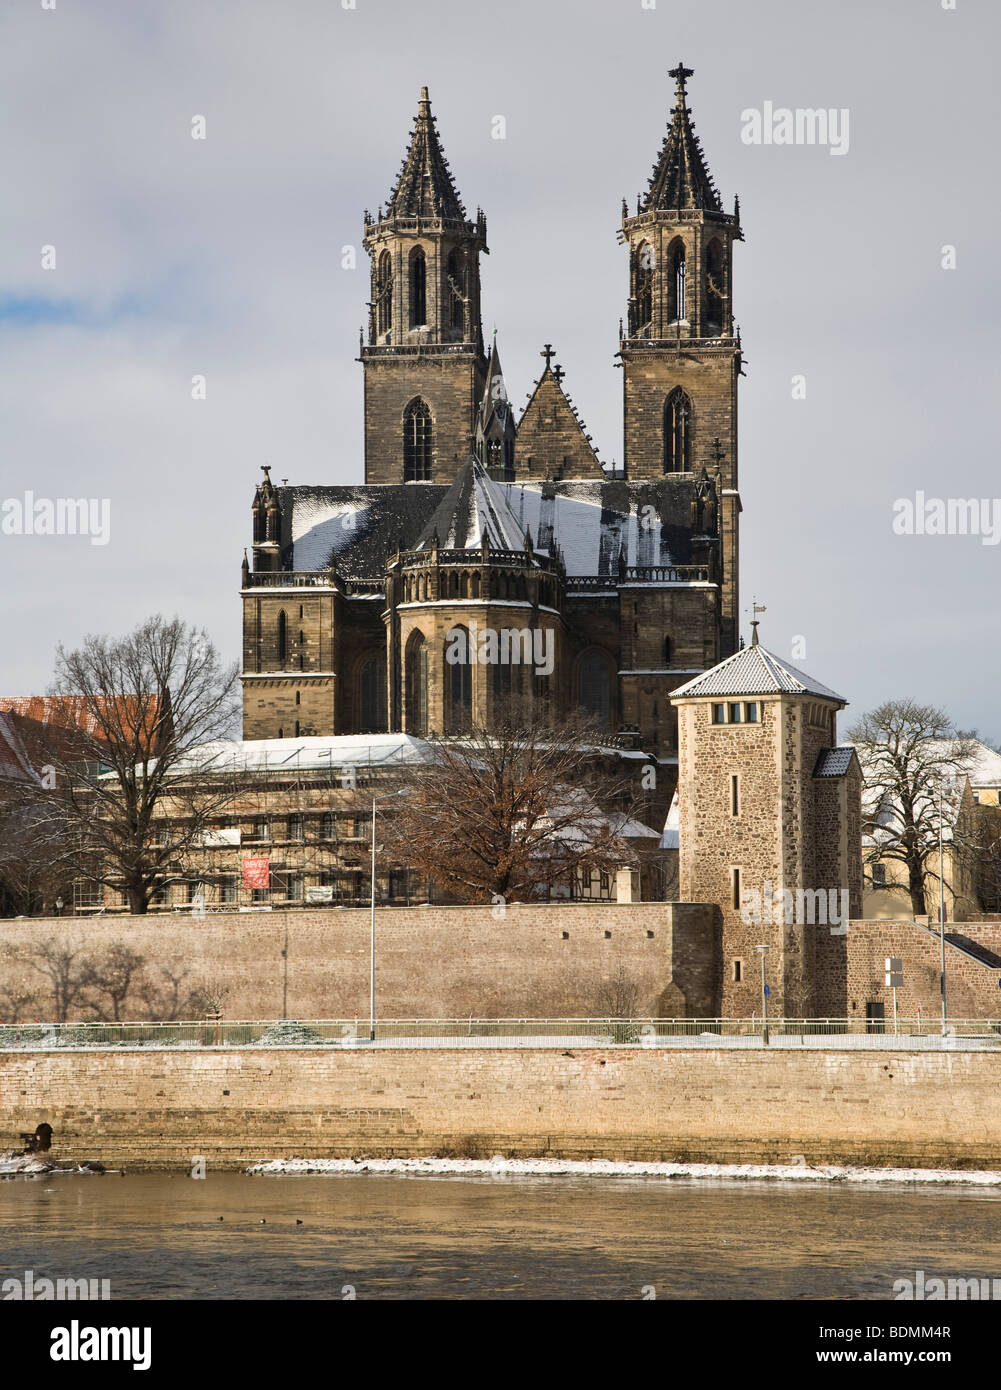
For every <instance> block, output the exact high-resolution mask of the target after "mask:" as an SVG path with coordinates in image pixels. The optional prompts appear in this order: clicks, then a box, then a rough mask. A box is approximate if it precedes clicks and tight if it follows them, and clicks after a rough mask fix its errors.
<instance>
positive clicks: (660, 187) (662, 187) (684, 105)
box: [640, 63, 723, 212]
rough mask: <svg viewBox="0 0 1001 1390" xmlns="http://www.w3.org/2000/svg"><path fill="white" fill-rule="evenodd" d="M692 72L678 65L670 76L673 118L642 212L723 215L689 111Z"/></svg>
mask: <svg viewBox="0 0 1001 1390" xmlns="http://www.w3.org/2000/svg"><path fill="white" fill-rule="evenodd" d="M692 72H693V69H692V68H686V67H685V65H684V63H679V64H678V66H677V67H676V68H672V69H671V71H670V73H669V74H668V75H669V76H670V77H673V78H674V80H675V97H674V114H673V116H672V117H671V124H670V125H669V126H668V128H667V135H666V136H665V137H664V143H663V145H662V146H661V150H660V154H659V156H658V158H657V163H656V165H655V166H654V171H653V174H652V176H651V178H650V185H649V187H648V189H647V192H646V196H645V197H644V198H641V201H640V210H641V211H642V212H652V211H654V209H657V208H660V209H664V210H667V209H671V210H675V209H681V208H706V209H709V210H711V211H713V212H722V211H723V204H722V203H721V202H720V196H719V194H718V193H717V191H716V185H715V184H714V183H713V179H712V175H711V174H710V172H709V169H708V167H707V165H706V160H705V155H704V154H703V153H702V144H701V142H700V140H699V137H698V136H697V135H696V134H695V127H694V125H693V123H692V119H691V112H690V111H689V109H688V93H687V88H686V83H687V81H688V79H689V78H690V77H691V76H692Z"/></svg>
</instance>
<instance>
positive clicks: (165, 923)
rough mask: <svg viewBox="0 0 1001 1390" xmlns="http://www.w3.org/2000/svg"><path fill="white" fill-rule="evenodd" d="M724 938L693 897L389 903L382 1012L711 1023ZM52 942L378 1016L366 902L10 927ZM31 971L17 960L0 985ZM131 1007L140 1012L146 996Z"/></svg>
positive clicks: (253, 1003) (253, 991) (239, 1003)
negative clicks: (121, 952) (125, 952)
mask: <svg viewBox="0 0 1001 1390" xmlns="http://www.w3.org/2000/svg"><path fill="white" fill-rule="evenodd" d="M718 935H719V934H718V927H717V914H716V911H715V909H714V908H712V907H711V906H707V905H705V904H699V903H630V904H623V905H621V906H620V905H618V904H615V903H593V904H588V903H574V904H573V905H572V906H571V905H569V904H551V905H547V904H545V903H541V904H532V905H516V906H512V907H509V908H508V909H507V910H506V912H505V914H504V915H503V917H498V916H497V915H495V910H494V909H492V908H490V907H427V906H425V907H411V908H394V907H380V908H379V911H378V912H377V914H376V1002H377V1011H378V1016H379V1017H380V1018H468V1017H470V1016H472V1017H476V1018H527V1017H532V1018H540V1017H541V1018H546V1017H556V1018H561V1017H562V1018H579V1017H598V1016H601V1015H606V1014H607V1013H608V1012H609V1011H611V1012H613V1013H618V1012H620V1011H621V1010H622V1009H624V1008H627V1007H628V1009H629V1011H630V1012H632V1011H634V1012H636V1013H637V1014H645V1015H646V1016H648V1017H649V1016H659V1015H667V1016H670V1017H675V1016H679V1017H686V1016H691V1017H706V1016H708V1015H711V1014H712V1013H713V1012H714V1011H715V975H716V962H717V959H718V954H719V941H718ZM50 939H54V940H57V941H59V943H60V944H63V945H65V946H66V947H67V948H68V949H69V950H71V951H73V952H82V953H84V954H86V953H91V954H93V955H98V956H99V955H101V954H102V953H103V952H104V951H105V950H107V949H108V948H109V947H110V946H112V945H113V944H114V943H116V942H121V941H123V940H127V942H128V945H129V947H130V948H131V949H132V950H133V951H136V952H138V953H139V954H140V955H142V956H144V957H145V959H146V962H147V971H148V973H149V974H150V975H151V976H154V977H155V976H156V972H157V969H158V967H160V966H162V965H170V966H172V967H173V966H183V968H184V969H185V970H186V972H187V974H186V976H185V980H184V985H183V991H182V992H183V993H187V992H188V991H189V990H192V989H195V988H197V987H198V986H199V985H200V984H202V983H203V982H204V981H206V980H214V981H216V982H217V983H223V984H225V985H226V986H228V995H227V998H226V1006H225V1012H226V1017H227V1018H230V1019H239V1018H244V1019H255V1018H263V1019H269V1018H278V1017H279V1016H280V1015H281V1013H282V1005H283V1001H284V1003H285V1006H286V1011H287V1013H288V1015H289V1016H290V1017H294V1018H341V1019H351V1018H353V1017H356V1016H357V1017H361V1018H363V1019H364V1018H367V1017H368V1010H369V948H370V917H369V913H368V911H367V910H366V909H362V910H357V909H356V910H350V909H345V910H339V909H336V908H314V909H312V910H310V909H309V908H304V909H302V910H300V911H295V912H277V911H276V912H267V913H263V912H261V913H235V912H233V913H217V914H211V915H208V916H204V917H192V916H190V914H188V915H185V916H179V915H177V914H174V915H173V916H171V917H170V918H167V919H165V918H160V917H157V918H150V917H146V918H141V917H129V918H117V919H116V918H107V917H100V918H95V919H94V920H93V921H88V922H81V921H78V920H77V921H66V920H59V919H52V920H45V919H34V920H32V921H20V922H11V923H9V924H8V925H7V926H5V927H4V940H5V942H6V943H7V945H8V947H11V948H12V947H15V946H16V947H24V948H29V947H31V946H32V945H33V944H35V945H37V944H39V943H41V942H45V941H48V940H50ZM282 952H285V954H284V955H283V954H282ZM432 963H433V968H432ZM23 976H24V967H23V966H21V965H19V964H17V963H15V962H13V961H12V960H11V959H10V958H9V957H8V959H7V961H6V963H5V964H4V965H2V966H0V989H7V988H8V987H9V986H10V985H12V984H13V982H14V980H15V979H16V978H21V977H23ZM616 991H617V992H618V994H616ZM616 998H619V1001H620V1002H619V1003H618V1004H616V1002H615V1001H616ZM627 999H633V1001H634V1002H633V1003H632V1004H631V1005H627V1003H626V1002H625V1001H626V1000H627ZM129 1007H130V1006H129V1004H128V1003H127V1004H126V1011H128V1010H129ZM131 1007H132V1008H133V1009H135V1010H136V1011H138V1012H140V1013H141V1012H142V1007H141V1001H140V1000H139V999H138V997H137V998H136V999H135V1000H133V1001H132V1004H131ZM77 1013H78V1016H80V1015H83V1014H86V1010H84V1009H79V1010H78V1011H77ZM3 1021H5V1020H2V1019H0V1022H3Z"/></svg>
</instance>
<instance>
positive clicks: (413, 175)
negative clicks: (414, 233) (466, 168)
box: [386, 87, 466, 222]
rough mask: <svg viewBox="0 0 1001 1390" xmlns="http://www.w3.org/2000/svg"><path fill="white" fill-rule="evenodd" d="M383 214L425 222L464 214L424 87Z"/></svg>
mask: <svg viewBox="0 0 1001 1390" xmlns="http://www.w3.org/2000/svg"><path fill="white" fill-rule="evenodd" d="M386 217H387V219H388V218H391V217H413V218H420V219H421V220H422V221H426V222H429V221H436V220H442V221H456V222H463V221H465V218H466V211H465V208H464V207H463V206H462V199H461V198H460V197H459V195H458V193H457V191H456V188H455V184H454V182H453V181H452V171H451V170H450V169H449V167H448V160H447V159H446V158H445V154H444V151H443V150H442V148H441V142H440V140H439V139H438V130H437V127H436V125H435V120H434V117H433V116H432V115H431V101H430V99H429V97H428V89H427V88H426V87H422V88H421V96H420V101H419V102H418V104H417V115H416V116H415V117H414V132H413V135H412V136H411V137H410V148H409V150H408V151H407V154H406V158H405V159H404V161H403V168H402V169H401V170H400V174H399V178H398V179H397V180H396V187H395V188H394V189H393V191H392V193H391V194H390V195H389V203H388V205H387V208H386Z"/></svg>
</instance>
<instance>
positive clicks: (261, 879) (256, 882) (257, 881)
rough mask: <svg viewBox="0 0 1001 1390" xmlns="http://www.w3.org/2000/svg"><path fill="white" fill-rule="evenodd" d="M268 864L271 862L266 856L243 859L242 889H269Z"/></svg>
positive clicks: (269, 875) (269, 874) (269, 872)
mask: <svg viewBox="0 0 1001 1390" xmlns="http://www.w3.org/2000/svg"><path fill="white" fill-rule="evenodd" d="M270 864H271V861H270V859H269V858H268V856H267V855H266V854H262V855H261V856H260V858H259V859H245V860H244V861H243V886H244V888H270V886H271V869H270Z"/></svg>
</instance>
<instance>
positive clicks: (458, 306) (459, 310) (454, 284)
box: [446, 251, 466, 335]
mask: <svg viewBox="0 0 1001 1390" xmlns="http://www.w3.org/2000/svg"><path fill="white" fill-rule="evenodd" d="M446 271H447V274H448V300H449V326H450V327H451V328H452V329H453V330H455V331H457V332H458V333H459V334H460V335H461V334H462V331H463V329H464V327H465V321H466V316H465V307H466V306H465V304H464V303H463V300H464V299H465V294H466V285H465V274H464V272H463V266H462V262H461V261H460V258H459V254H458V252H457V251H450V252H449V253H448V261H447V262H446Z"/></svg>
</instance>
